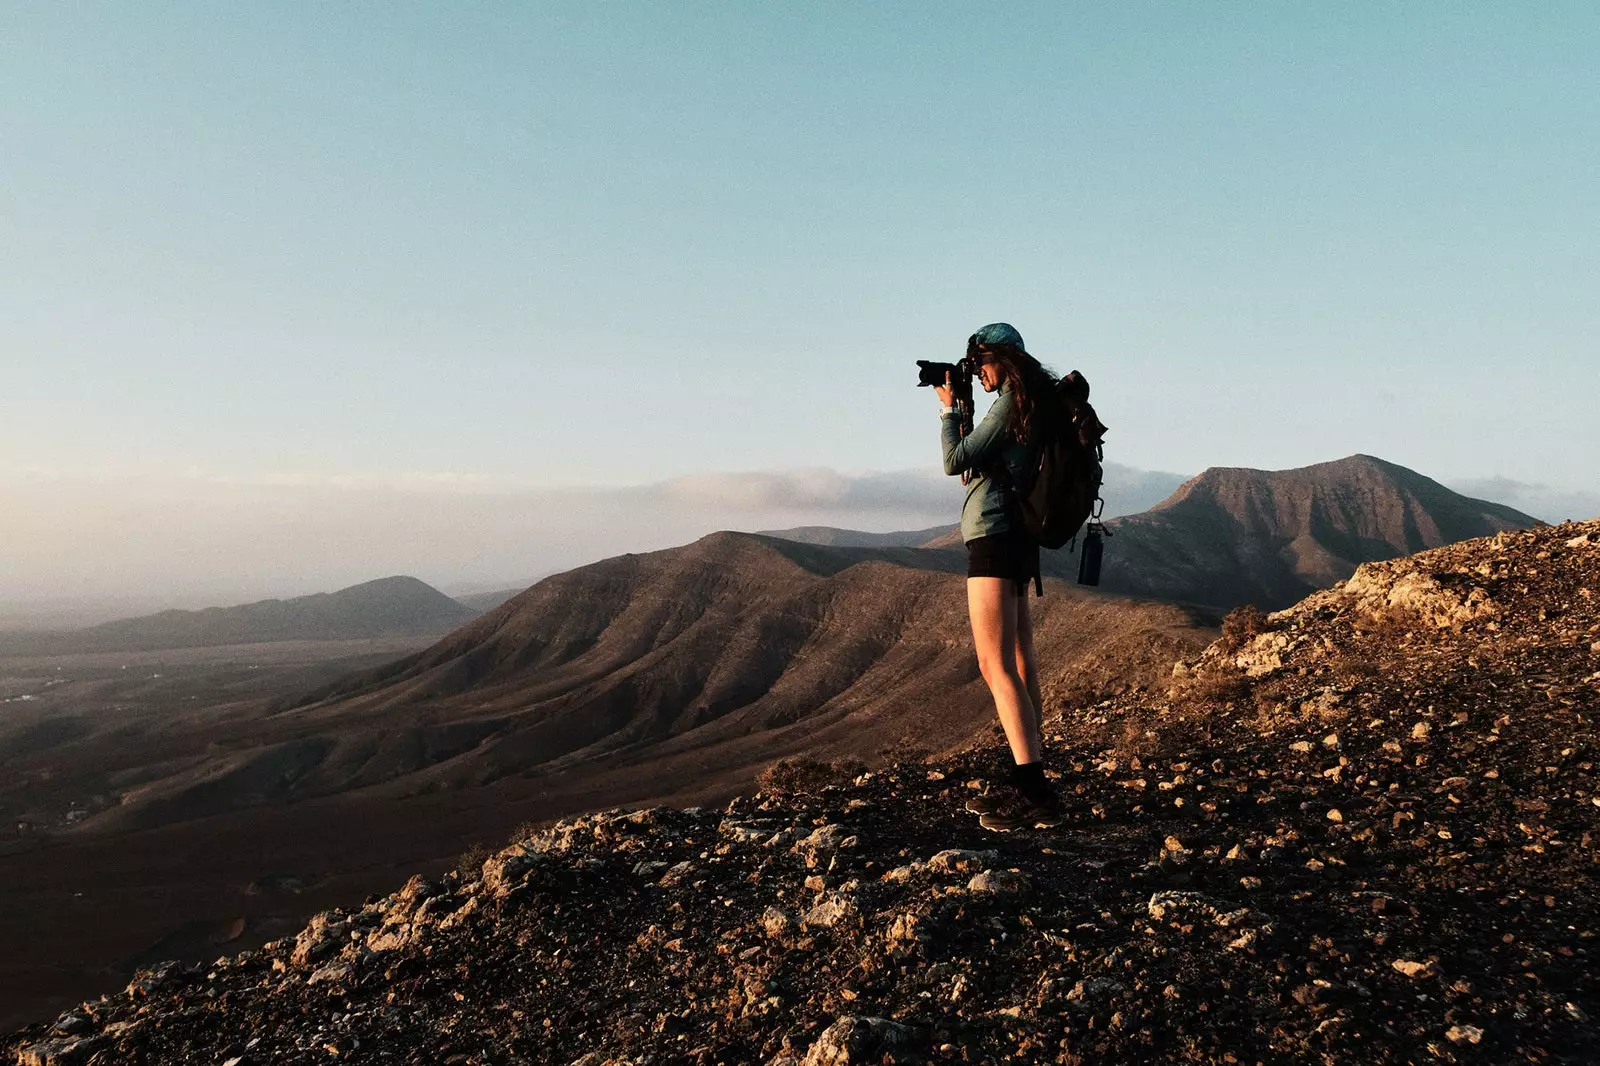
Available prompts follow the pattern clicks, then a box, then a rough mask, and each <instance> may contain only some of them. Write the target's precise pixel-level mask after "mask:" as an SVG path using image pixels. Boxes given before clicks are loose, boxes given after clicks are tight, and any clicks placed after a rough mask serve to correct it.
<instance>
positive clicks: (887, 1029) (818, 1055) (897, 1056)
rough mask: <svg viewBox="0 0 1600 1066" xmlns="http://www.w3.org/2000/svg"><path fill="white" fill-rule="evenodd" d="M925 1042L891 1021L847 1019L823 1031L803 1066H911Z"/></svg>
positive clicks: (840, 1020) (912, 1030)
mask: <svg viewBox="0 0 1600 1066" xmlns="http://www.w3.org/2000/svg"><path fill="white" fill-rule="evenodd" d="M922 1043H923V1041H922V1039H921V1037H920V1035H919V1034H918V1032H917V1030H915V1029H913V1028H911V1027H910V1026H909V1025H901V1024H900V1023H899V1022H895V1021H890V1020H889V1019H888V1018H868V1017H860V1016H857V1015H847V1016H845V1017H843V1018H840V1019H839V1020H838V1021H836V1022H834V1023H833V1024H832V1025H830V1026H828V1028H826V1029H824V1030H823V1031H822V1035H821V1036H819V1037H817V1040H816V1043H814V1044H812V1045H811V1049H810V1050H809V1051H807V1052H806V1057H805V1058H804V1059H803V1060H802V1066H859V1064H863V1063H873V1064H878V1063H901V1062H905V1063H909V1062H913V1061H916V1058H915V1055H916V1053H917V1051H918V1050H919V1049H920V1047H921V1045H922Z"/></svg>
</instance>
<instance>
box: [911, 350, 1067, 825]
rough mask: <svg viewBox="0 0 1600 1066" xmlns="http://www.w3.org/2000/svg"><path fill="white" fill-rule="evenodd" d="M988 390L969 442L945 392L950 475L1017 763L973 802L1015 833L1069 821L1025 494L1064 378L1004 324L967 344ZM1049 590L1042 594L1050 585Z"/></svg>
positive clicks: (979, 643) (999, 704)
mask: <svg viewBox="0 0 1600 1066" xmlns="http://www.w3.org/2000/svg"><path fill="white" fill-rule="evenodd" d="M967 355H968V357H969V358H970V359H972V361H973V362H975V363H976V364H978V380H979V381H981V382H982V383H983V390H984V391H985V392H998V393H999V395H998V396H997V397H995V401H994V403H993V404H992V405H990V407H989V411H988V413H987V414H986V415H985V416H984V418H983V421H982V422H980V423H979V424H978V425H977V427H976V428H974V429H973V431H972V432H971V433H970V434H968V435H967V436H966V437H962V435H961V419H960V413H959V412H958V411H957V410H956V409H955V408H954V406H953V404H954V400H953V396H952V391H951V388H950V381H949V378H948V376H946V380H945V384H944V386H943V387H938V388H936V389H935V391H936V392H937V393H938V396H939V402H940V403H941V404H943V405H944V406H943V411H942V413H941V416H940V423H941V427H940V428H941V433H942V437H943V443H944V472H945V473H946V474H952V475H954V474H963V475H966V478H967V481H966V484H967V496H966V501H965V503H964V504H963V505H962V508H961V539H962V540H963V541H964V542H965V543H966V546H967V613H968V615H969V616H970V617H971V619H972V640H973V643H974V645H976V647H977V651H978V669H979V670H980V671H981V672H982V673H983V680H984V682H985V683H986V684H987V685H988V686H989V692H990V694H991V695H992V696H993V697H994V706H995V712H996V713H997V714H998V715H999V718H1000V724H1001V726H1002V727H1003V728H1004V729H1005V733H1006V740H1007V742H1008V743H1009V744H1010V746H1011V758H1012V760H1013V762H1014V765H1013V767H1012V769H1011V776H1010V780H1009V782H1008V785H1007V786H1006V787H1001V788H998V789H992V790H991V791H989V792H988V793H986V794H984V795H981V796H975V797H973V798H972V799H971V800H968V801H967V809H968V810H970V811H973V812H974V813H977V814H979V815H981V818H980V824H981V825H982V826H983V827H984V828H985V829H992V830H995V831H997V832H1009V831H1010V830H1013V829H1025V828H1028V827H1030V826H1031V827H1037V828H1047V827H1049V826H1053V825H1059V824H1060V823H1061V810H1060V806H1061V805H1060V801H1059V800H1058V798H1057V796H1056V794H1055V790H1054V789H1052V788H1051V787H1050V783H1049V781H1048V780H1047V779H1046V778H1045V773H1044V753H1043V745H1042V740H1041V737H1040V733H1039V712H1040V699H1039V674H1038V669H1037V667H1036V666H1035V664H1034V657H1033V622H1032V619H1031V618H1030V617H1029V615H1028V598H1027V591H1028V585H1029V584H1030V583H1034V582H1037V581H1038V579H1039V546H1038V544H1036V543H1034V542H1033V541H1032V540H1030V539H1029V538H1028V536H1027V535H1026V533H1024V531H1023V530H1022V527H1021V524H1020V520H1019V518H1018V517H1017V512H1016V503H1015V496H1014V493H1015V487H1017V486H1022V487H1026V486H1027V484H1028V479H1029V478H1030V477H1031V476H1032V473H1033V470H1034V468H1035V466H1036V465H1037V462H1038V458H1039V450H1038V447H1037V445H1036V443H1035V442H1036V441H1037V440H1038V439H1039V434H1040V433H1041V432H1042V425H1041V424H1042V422H1043V421H1044V419H1045V418H1047V417H1048V416H1049V409H1048V407H1047V406H1042V405H1045V404H1048V402H1049V400H1050V398H1051V397H1053V395H1054V390H1055V375H1053V374H1051V373H1050V372H1049V371H1048V370H1046V369H1045V368H1044V367H1042V366H1040V365H1039V361H1038V360H1037V359H1035V358H1034V357H1033V356H1031V355H1029V354H1028V352H1027V349H1026V348H1024V347H1023V343H1022V335H1021V334H1020V333H1018V332H1017V331H1016V330H1015V329H1014V328H1012V327H1011V326H1009V325H1007V324H1006V323H1004V322H995V323H993V324H991V325H987V326H984V327H983V328H982V329H980V330H978V332H976V333H974V334H973V335H972V336H971V338H969V339H968V341H967ZM1041 591H1042V588H1041Z"/></svg>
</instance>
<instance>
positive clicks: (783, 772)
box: [756, 756, 867, 795]
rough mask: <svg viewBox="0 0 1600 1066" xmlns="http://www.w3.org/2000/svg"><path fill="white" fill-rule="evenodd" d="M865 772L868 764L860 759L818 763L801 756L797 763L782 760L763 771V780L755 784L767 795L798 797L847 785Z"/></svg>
mask: <svg viewBox="0 0 1600 1066" xmlns="http://www.w3.org/2000/svg"><path fill="white" fill-rule="evenodd" d="M866 770H867V766H866V764H865V763H863V762H861V761H860V760H857V759H840V760H838V761H836V762H819V761H818V760H816V759H812V758H808V757H806V756H800V757H798V758H794V759H779V760H778V761H777V762H775V763H773V764H772V765H771V766H769V767H767V768H766V769H765V770H763V771H761V776H760V777H758V778H757V779H756V781H757V783H758V784H759V785H760V786H761V789H762V791H764V792H775V793H780V794H781V793H787V794H789V795H797V794H800V793H806V792H820V791H822V790H823V789H825V788H827V787H828V786H830V785H843V784H848V783H849V782H850V781H851V780H853V779H855V778H856V777H858V776H860V775H861V774H863V773H866Z"/></svg>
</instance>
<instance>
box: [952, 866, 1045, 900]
mask: <svg viewBox="0 0 1600 1066" xmlns="http://www.w3.org/2000/svg"><path fill="white" fill-rule="evenodd" d="M1031 887H1032V885H1031V884H1030V882H1029V881H1028V877H1027V875H1026V874H1023V873H1019V872H1017V871H1016V870H985V871H984V872H983V873H980V874H974V875H973V877H972V880H970V881H968V882H967V891H968V892H972V893H974V894H976V895H989V896H1019V895H1022V894H1023V893H1025V892H1027V891H1028V890H1029V889H1030V888H1031Z"/></svg>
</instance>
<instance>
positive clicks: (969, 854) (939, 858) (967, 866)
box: [928, 848, 1000, 874]
mask: <svg viewBox="0 0 1600 1066" xmlns="http://www.w3.org/2000/svg"><path fill="white" fill-rule="evenodd" d="M999 857H1000V853H999V852H997V851H962V850H961V849H960V848H949V849H947V850H945V851H941V852H939V853H938V854H936V855H934V857H933V858H931V859H929V860H928V869H929V870H932V871H933V872H934V873H939V874H955V873H967V872H968V871H970V870H982V869H984V868H986V867H987V866H988V865H989V864H990V863H992V862H994V861H995V860H996V859H998V858H999Z"/></svg>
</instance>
